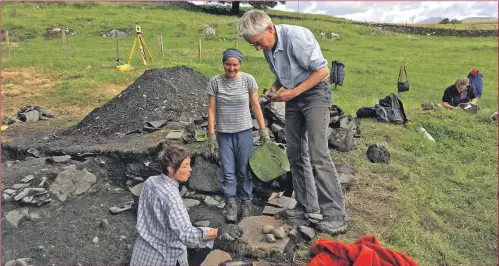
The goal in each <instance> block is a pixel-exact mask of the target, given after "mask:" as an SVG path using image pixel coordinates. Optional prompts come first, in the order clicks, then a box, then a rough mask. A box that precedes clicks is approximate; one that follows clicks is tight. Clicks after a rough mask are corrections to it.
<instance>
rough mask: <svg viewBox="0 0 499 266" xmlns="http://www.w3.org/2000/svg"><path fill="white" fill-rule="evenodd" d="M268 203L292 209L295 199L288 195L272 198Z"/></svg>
mask: <svg viewBox="0 0 499 266" xmlns="http://www.w3.org/2000/svg"><path fill="white" fill-rule="evenodd" d="M267 204H269V205H273V206H276V207H279V208H284V209H293V208H294V207H295V206H296V200H295V199H293V198H289V197H284V196H283V197H280V198H273V199H271V200H269V201H268V202H267Z"/></svg>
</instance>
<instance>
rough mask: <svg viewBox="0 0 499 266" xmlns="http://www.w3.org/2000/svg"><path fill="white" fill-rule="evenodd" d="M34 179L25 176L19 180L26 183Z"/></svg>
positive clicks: (30, 176)
mask: <svg viewBox="0 0 499 266" xmlns="http://www.w3.org/2000/svg"><path fill="white" fill-rule="evenodd" d="M34 178H35V176H34V175H27V176H25V177H24V178H23V179H21V182H23V183H28V182H29V181H31V180H33V179H34Z"/></svg>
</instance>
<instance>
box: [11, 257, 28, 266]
mask: <svg viewBox="0 0 499 266" xmlns="http://www.w3.org/2000/svg"><path fill="white" fill-rule="evenodd" d="M31 262H32V259H31V258H19V259H15V260H11V261H8V262H6V263H5V266H28V265H32V263H31Z"/></svg>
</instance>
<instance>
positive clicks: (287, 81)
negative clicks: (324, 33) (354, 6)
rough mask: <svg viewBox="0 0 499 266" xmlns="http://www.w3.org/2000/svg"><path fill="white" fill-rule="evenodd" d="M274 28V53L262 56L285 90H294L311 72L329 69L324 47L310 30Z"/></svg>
mask: <svg viewBox="0 0 499 266" xmlns="http://www.w3.org/2000/svg"><path fill="white" fill-rule="evenodd" d="M274 27H275V29H276V32H277V46H276V48H275V51H274V52H272V51H271V50H264V51H263V54H264V55H265V59H267V63H268V64H269V66H270V70H271V71H272V73H274V75H275V76H276V77H277V79H278V80H279V82H280V83H281V85H282V86H283V87H285V88H288V89H292V88H295V87H296V86H297V85H298V84H300V83H302V82H303V81H305V80H306V79H307V78H308V77H309V76H310V75H311V74H312V72H314V71H316V70H318V69H320V68H323V67H325V66H327V61H326V59H324V57H323V56H322V52H321V47H320V46H319V43H318V42H317V40H316V39H315V36H314V34H313V33H312V32H311V31H310V30H309V29H306V28H303V27H300V26H292V25H284V24H283V25H274Z"/></svg>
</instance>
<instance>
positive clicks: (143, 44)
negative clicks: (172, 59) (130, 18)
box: [128, 25, 152, 66]
mask: <svg viewBox="0 0 499 266" xmlns="http://www.w3.org/2000/svg"><path fill="white" fill-rule="evenodd" d="M135 30H136V31H137V35H135V40H134V41H133V46H132V50H131V51H130V56H128V65H130V62H131V61H132V57H133V52H134V51H135V46H136V45H137V41H138V42H139V47H140V56H141V57H142V61H143V62H144V66H146V65H147V61H146V54H145V52H147V55H148V56H149V59H151V62H152V56H151V52H149V48H147V45H146V41H144V37H142V33H141V32H140V25H135ZM144 50H145V52H144Z"/></svg>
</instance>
